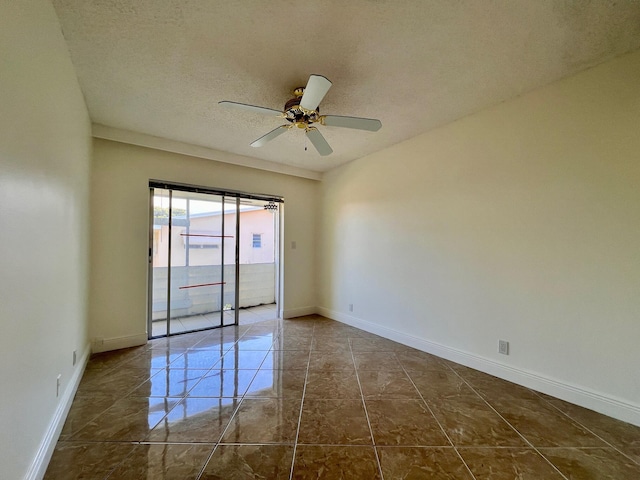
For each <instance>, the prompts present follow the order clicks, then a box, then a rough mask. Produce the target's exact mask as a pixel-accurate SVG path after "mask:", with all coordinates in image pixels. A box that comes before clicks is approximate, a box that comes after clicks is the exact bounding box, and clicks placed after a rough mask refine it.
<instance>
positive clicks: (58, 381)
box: [56, 373, 62, 397]
mask: <svg viewBox="0 0 640 480" xmlns="http://www.w3.org/2000/svg"><path fill="white" fill-rule="evenodd" d="M61 378H62V374H61V373H59V374H58V377H57V378H56V397H59V396H60V379H61Z"/></svg>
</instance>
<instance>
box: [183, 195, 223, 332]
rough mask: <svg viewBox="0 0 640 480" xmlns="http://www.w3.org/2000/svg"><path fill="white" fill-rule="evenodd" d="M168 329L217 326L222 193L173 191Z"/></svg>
mask: <svg viewBox="0 0 640 480" xmlns="http://www.w3.org/2000/svg"><path fill="white" fill-rule="evenodd" d="M172 205H173V208H172V211H173V223H172V225H173V235H172V249H171V275H172V276H171V329H170V333H172V334H173V333H183V332H190V331H194V330H201V329H203V328H211V327H217V326H220V314H221V313H220V311H221V301H220V299H221V293H222V278H221V275H222V270H221V263H222V250H223V245H222V240H223V239H222V197H220V196H218V195H207V194H197V193H188V192H179V191H174V192H173V203H172Z"/></svg>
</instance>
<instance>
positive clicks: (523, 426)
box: [490, 397, 606, 447]
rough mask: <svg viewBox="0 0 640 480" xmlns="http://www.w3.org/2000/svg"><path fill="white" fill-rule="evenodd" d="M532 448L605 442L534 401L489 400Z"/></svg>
mask: <svg viewBox="0 0 640 480" xmlns="http://www.w3.org/2000/svg"><path fill="white" fill-rule="evenodd" d="M490 403H491V405H492V406H493V408H495V409H496V410H497V411H498V413H500V415H502V416H503V417H504V418H505V419H506V420H507V421H508V422H509V423H510V424H511V425H513V427H514V428H515V429H516V430H518V431H519V432H520V433H521V434H522V435H524V437H525V438H526V439H527V440H528V441H529V442H531V444H532V445H533V446H535V447H563V446H564V447H604V446H606V445H605V443H604V442H603V441H602V440H600V439H599V438H597V437H596V436H595V435H593V434H592V433H590V432H588V431H587V430H585V429H584V428H582V427H581V426H580V425H578V424H576V423H575V422H573V421H572V420H571V419H569V418H568V417H566V416H565V415H562V414H561V413H559V412H558V411H557V410H556V409H555V408H553V407H552V406H550V405H549V404H547V403H546V402H544V401H543V400H541V399H539V398H537V399H535V400H522V399H521V400H514V399H510V398H509V397H506V398H505V399H500V400H495V401H492V402H490Z"/></svg>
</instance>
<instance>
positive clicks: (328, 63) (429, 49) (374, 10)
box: [53, 0, 640, 172]
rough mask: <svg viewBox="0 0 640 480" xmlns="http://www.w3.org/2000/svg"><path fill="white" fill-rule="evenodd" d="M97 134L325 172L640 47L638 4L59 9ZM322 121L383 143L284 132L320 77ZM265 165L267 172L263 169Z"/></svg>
mask: <svg viewBox="0 0 640 480" xmlns="http://www.w3.org/2000/svg"><path fill="white" fill-rule="evenodd" d="M53 4H54V6H55V8H56V11H57V14H58V16H59V18H60V22H61V24H62V29H63V33H64V36H65V38H66V40H67V43H68V45H69V50H70V52H71V57H72V60H73V62H74V65H75V68H76V71H77V74H78V78H79V81H80V85H81V87H82V90H83V92H84V95H85V98H86V101H87V105H88V108H89V113H90V115H91V119H92V121H93V122H94V123H96V124H99V125H104V126H107V127H113V128H115V129H122V130H127V131H132V132H138V133H141V134H146V135H152V136H155V137H161V138H163V139H168V140H172V141H176V142H183V143H185V144H189V145H197V146H201V147H208V148H211V149H215V150H220V151H223V152H228V153H231V154H236V155H244V156H249V157H254V158H259V159H262V160H268V161H271V162H278V163H281V164H285V165H290V166H295V167H300V168H302V169H306V170H311V171H316V172H322V171H326V170H329V169H331V168H333V167H336V166H338V165H341V164H343V163H346V162H348V161H350V160H353V159H356V158H359V157H362V156H364V155H367V154H369V153H372V152H375V151H378V150H381V149H383V148H385V147H388V146H390V145H393V144H395V143H398V142H401V141H403V140H405V139H408V138H410V137H413V136H416V135H418V134H420V133H423V132H425V131H427V130H430V129H433V128H435V127H438V126H440V125H444V124H446V123H449V122H451V121H453V120H455V119H458V118H461V117H463V116H465V115H468V114H470V113H472V112H475V111H477V110H479V109H482V108H485V107H487V106H490V105H494V104H497V103H499V102H501V101H504V100H506V99H509V98H512V97H514V96H517V95H520V94H522V93H524V92H527V91H529V90H532V89H534V88H536V87H539V86H542V85H545V84H548V83H550V82H552V81H554V80H557V79H559V78H562V77H565V76H567V75H570V74H573V73H576V72H578V71H580V70H583V69H585V68H588V67H590V66H593V65H595V64H598V63H601V62H603V61H606V60H608V59H610V58H613V57H615V56H618V55H620V54H622V53H625V52H628V51H631V50H634V49H637V48H640V2H639V1H637V0H618V1H606V0H593V1H587V0H430V1H426V0H414V1H411V0H348V1H346V0H340V1H330V0H315V1H313V0H301V1H298V2H294V1H289V0H270V1H264V0H263V1H259V0H235V1H204V0H91V1H89V0H53ZM312 73H316V74H321V75H324V76H326V77H327V78H329V79H330V80H331V81H332V82H333V87H332V88H331V90H330V91H329V93H328V94H327V96H326V97H325V99H324V101H323V102H322V103H321V105H320V106H321V110H322V113H324V114H334V115H351V116H361V117H370V118H379V119H380V120H381V121H382V124H383V127H382V129H381V130H380V131H378V132H376V133H372V132H365V131H358V130H348V129H339V128H336V127H328V126H320V127H319V128H320V129H321V131H322V133H323V135H324V136H325V138H326V139H327V140H328V141H329V143H330V144H331V146H332V147H333V150H334V153H333V154H332V155H330V156H327V157H320V156H319V155H318V154H317V153H316V152H315V150H314V149H313V147H312V146H311V145H309V149H308V151H306V152H305V151H304V143H305V142H304V134H303V131H299V130H297V129H295V131H294V130H292V131H289V132H287V133H286V134H285V135H282V136H280V137H278V138H277V139H275V140H274V141H272V142H271V143H270V144H268V145H267V146H265V147H262V148H252V147H250V146H249V144H250V143H251V142H252V141H253V140H255V139H257V138H258V137H260V136H262V135H263V134H265V133H267V132H268V131H270V130H272V129H273V128H275V127H277V126H278V125H280V124H282V123H283V121H282V120H281V119H278V118H276V117H274V118H270V117H266V116H261V115H257V114H253V113H248V112H243V111H236V110H229V109H225V108H223V107H221V106H219V105H218V102H219V101H221V100H232V101H236V102H243V103H250V104H253V105H260V106H265V107H269V108H275V109H282V107H283V106H284V103H285V102H286V101H287V100H288V99H289V98H291V96H292V95H291V91H292V89H293V88H294V87H297V86H304V85H305V84H306V82H307V79H308V77H309V75H310V74H312ZM257 163H259V164H261V165H262V166H264V165H265V162H264V161H262V162H260V161H259V162H257Z"/></svg>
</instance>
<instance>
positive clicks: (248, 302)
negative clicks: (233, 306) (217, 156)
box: [239, 198, 278, 323]
mask: <svg viewBox="0 0 640 480" xmlns="http://www.w3.org/2000/svg"><path fill="white" fill-rule="evenodd" d="M266 203H267V202H264V201H261V200H248V199H244V198H243V199H241V203H240V300H239V302H240V308H241V309H247V308H251V307H257V306H261V307H260V308H259V309H252V310H247V311H244V310H243V311H241V314H240V323H248V322H254V321H259V320H268V319H270V318H276V316H277V313H276V309H275V301H276V297H275V282H276V235H275V232H276V226H277V220H278V211H277V210H271V209H265V205H266Z"/></svg>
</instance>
